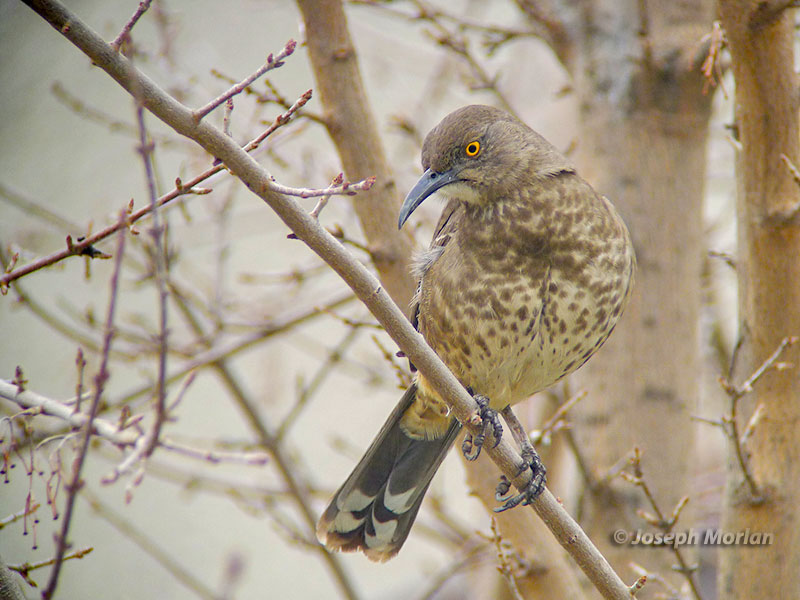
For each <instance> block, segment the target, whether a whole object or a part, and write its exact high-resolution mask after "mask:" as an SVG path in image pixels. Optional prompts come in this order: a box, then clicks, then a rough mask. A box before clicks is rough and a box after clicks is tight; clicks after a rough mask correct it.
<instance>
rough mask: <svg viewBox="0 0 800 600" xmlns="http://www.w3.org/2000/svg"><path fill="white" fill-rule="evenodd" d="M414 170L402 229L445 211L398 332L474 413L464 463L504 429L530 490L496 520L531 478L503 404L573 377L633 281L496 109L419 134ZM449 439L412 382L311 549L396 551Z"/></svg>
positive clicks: (629, 253)
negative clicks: (413, 335)
mask: <svg viewBox="0 0 800 600" xmlns="http://www.w3.org/2000/svg"><path fill="white" fill-rule="evenodd" d="M422 166H423V168H425V173H424V174H423V175H422V177H421V178H420V180H419V182H418V183H417V184H416V185H415V186H414V188H413V189H412V190H411V192H410V193H409V194H408V197H407V198H406V200H405V202H404V203H403V206H402V209H401V211H400V223H399V224H400V226H401V227H402V226H403V223H405V221H406V219H408V217H409V215H411V213H412V212H413V211H414V209H415V208H417V206H419V205H420V204H421V203H422V201H423V200H425V199H426V198H427V197H428V196H430V195H431V194H433V193H434V192H438V193H439V195H440V196H443V197H445V198H446V199H448V200H449V202H448V204H447V206H446V207H445V209H444V212H443V213H442V216H441V218H440V219H439V223H438V225H437V226H436V232H435V233H434V236H433V241H432V242H431V245H430V248H429V250H428V251H427V252H426V253H424V254H423V255H422V256H421V258H420V259H419V260H418V262H417V265H416V272H417V275H418V277H419V289H418V291H417V295H416V297H415V299H414V301H413V303H412V320H413V322H414V325H415V326H416V327H417V329H418V330H419V331H420V333H422V335H423V336H424V337H425V340H426V341H427V342H428V344H429V345H430V346H431V348H433V349H434V350H435V351H436V353H437V354H438V355H439V356H440V357H441V359H442V360H443V361H444V362H445V364H447V366H448V367H449V368H450V369H451V370H452V372H453V373H454V374H455V376H456V377H457V378H458V379H459V381H460V382H461V383H462V384H463V385H464V386H465V387H466V388H467V389H468V390H469V391H470V393H472V394H474V395H475V399H476V400H477V401H478V404H479V405H480V406H481V408H482V412H481V416H482V417H483V422H484V428H483V433H482V434H481V435H479V436H476V437H475V439H474V440H473V439H472V437H471V436H469V435H467V439H466V440H465V443H464V446H463V449H464V452H465V454H466V455H467V457H468V458H471V459H474V458H476V457H477V454H478V453H479V452H480V447H481V445H482V443H483V437H484V435H485V434H486V433H488V432H489V431H490V430H491V431H492V433H493V435H494V436H495V440H498V439H499V436H500V435H501V434H502V427H501V426H500V422H499V419H498V418H497V412H496V411H498V410H502V411H503V415H504V417H505V419H506V422H507V423H508V424H509V425H510V426H511V430H512V433H517V435H515V439H517V442H518V443H519V444H520V445H521V447H522V452H523V456H524V457H525V458H526V460H527V461H528V463H529V464H530V467H531V469H532V471H533V473H532V475H533V478H532V481H531V485H530V487H529V488H528V489H527V490H526V491H525V492H523V493H522V494H519V495H518V496H515V497H512V498H510V499H509V500H507V501H506V503H505V505H504V506H503V508H509V507H511V506H515V505H516V504H519V503H520V502H524V503H526V504H527V503H529V502H530V501H532V500H533V499H534V498H535V497H536V496H537V495H538V494H539V492H541V490H542V489H543V485H544V467H543V465H542V463H541V461H540V460H539V458H538V456H537V455H536V453H535V451H534V450H533V448H532V447H531V445H530V443H529V442H528V440H527V437H526V436H524V432H522V431H521V428H520V427H518V425H519V424H518V422H517V421H516V419H515V418H514V417H513V413H511V411H510V409H509V408H508V407H509V406H510V405H512V404H514V403H516V402H519V401H521V400H524V399H526V398H528V397H529V396H531V395H532V394H534V393H535V392H538V391H540V390H543V389H544V388H546V387H548V386H550V385H552V384H554V383H555V382H556V381H558V380H559V379H561V378H563V377H564V376H565V375H567V374H568V373H571V372H572V371H574V370H575V369H577V368H578V367H580V366H581V365H582V364H583V363H584V362H586V360H587V359H588V358H589V357H590V356H591V355H592V354H594V353H595V351H597V349H598V348H599V347H600V346H601V345H602V344H603V342H604V341H605V340H606V338H607V337H608V335H609V334H610V333H611V330H612V329H613V328H614V325H615V324H616V322H617V319H618V318H619V316H620V314H621V313H622V310H623V309H624V307H625V305H626V303H627V301H628V297H629V295H630V291H631V285H632V282H633V271H634V267H635V258H634V253H633V246H632V245H631V240H630V236H629V234H628V230H627V229H626V227H625V225H624V223H623V222H622V219H621V218H620V216H619V215H618V214H617V211H616V210H615V209H614V207H613V206H612V205H611V203H610V202H609V201H608V200H607V199H606V198H604V197H602V196H600V195H598V194H597V193H596V192H595V191H594V190H593V189H592V188H591V186H589V184H588V183H586V182H585V181H584V180H583V179H581V178H580V177H579V176H578V175H577V174H576V173H575V169H574V168H573V167H572V165H570V163H569V162H568V161H567V159H566V158H565V157H564V156H562V155H561V154H560V153H559V152H558V151H557V150H556V149H555V148H554V147H553V146H552V145H551V144H550V143H548V142H547V141H546V140H545V139H544V138H542V137H541V136H540V135H539V134H537V133H536V132H534V131H533V130H531V129H530V128H528V127H527V126H526V125H524V124H523V123H521V122H520V121H518V120H517V119H515V118H514V117H512V116H511V115H509V114H507V113H505V112H503V111H501V110H498V109H495V108H491V107H488V106H467V107H464V108H461V109H459V110H457V111H455V112H453V113H452V114H450V115H448V116H447V117H445V118H444V120H442V122H441V123H439V125H437V126H436V127H435V128H434V129H433V130H432V131H431V132H430V133H429V134H428V136H427V137H426V138H425V143H424V144H423V146H422ZM460 429H461V425H460V424H459V423H458V421H456V419H455V418H453V416H451V414H450V409H449V408H448V406H447V404H445V402H444V401H443V400H442V399H441V398H440V397H439V395H438V394H437V393H436V392H435V391H434V390H433V389H432V388H431V387H430V385H429V384H428V382H427V381H426V380H425V377H424V376H423V375H422V374H421V373H417V374H416V378H415V382H414V384H413V385H412V386H411V387H410V388H409V389H408V391H407V392H406V393H405V394H404V396H403V398H402V399H401V400H400V403H399V404H398V405H397V407H396V408H395V409H394V411H393V412H392V414H391V415H390V416H389V419H388V421H387V422H386V424H385V425H384V426H383V429H381V431H380V433H379V434H378V436H377V438H376V439H375V441H374V442H373V443H372V445H371V446H370V447H369V449H368V450H367V452H366V454H365V455H364V457H363V458H362V459H361V462H359V463H358V465H357V466H356V468H355V469H354V470H353V472H352V474H351V475H350V477H348V478H347V481H345V482H344V484H343V485H342V487H341V488H340V489H339V491H338V492H336V494H335V495H334V497H333V499H332V500H331V502H330V505H329V506H328V508H327V510H326V511H325V513H324V514H323V515H322V517H321V518H320V520H319V524H318V525H317V536H318V537H319V539H320V541H322V542H323V543H324V544H325V545H326V546H327V547H328V548H329V549H332V550H362V551H363V552H364V553H365V554H366V555H367V556H368V557H369V558H370V559H372V560H378V561H385V560H388V559H389V558H391V557H393V556H394V555H395V554H397V552H398V551H399V550H400V547H401V546H402V545H403V542H404V541H405V539H406V537H407V536H408V533H409V531H410V529H411V525H412V523H413V522H414V518H415V517H416V514H417V511H418V510H419V507H420V504H421V503H422V498H423V496H424V494H425V491H426V490H427V488H428V484H429V483H430V481H431V479H432V478H433V475H434V473H435V472H436V469H437V468H438V467H439V464H440V463H441V462H442V459H443V458H444V456H445V454H446V453H447V451H448V450H449V448H450V446H451V445H452V444H453V441H454V440H455V438H456V435H457V434H458V432H459V430H460ZM502 485H503V484H502V483H501V486H500V487H499V488H498V489H501V487H502ZM504 491H508V485H507V483H506V485H505V489H504Z"/></svg>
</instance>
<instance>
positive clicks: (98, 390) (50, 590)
mask: <svg viewBox="0 0 800 600" xmlns="http://www.w3.org/2000/svg"><path fill="white" fill-rule="evenodd" d="M125 218H126V215H125V213H122V214H121V215H120V221H121V222H125ZM124 250H125V232H124V231H123V232H121V233H120V234H119V240H118V242H117V254H116V259H115V262H114V273H113V274H112V276H111V284H110V287H111V291H110V294H109V301H108V314H107V316H106V324H105V336H104V338H103V352H102V355H101V359H100V369H99V370H98V372H97V375H95V378H94V395H93V397H92V404H91V408H90V409H89V415H88V418H87V419H86V424H85V425H84V427H83V437H82V441H81V445H80V448H79V450H78V455H77V456H76V458H75V462H74V463H73V466H72V477H71V479H70V481H69V483H68V484H66V486H65V489H66V490H67V499H66V503H65V504H66V506H65V507H64V519H63V521H62V523H61V533H59V534H57V535H56V554H55V559H54V562H53V569H52V571H51V572H50V579H49V581H48V582H47V587H46V588H45V590H44V591H43V592H42V598H45V599H48V598H52V597H53V595H54V594H55V591H56V586H57V585H58V576H59V574H60V572H61V565H62V564H63V562H64V555H65V554H66V552H67V548H68V546H69V542H68V540H67V535H68V534H69V528H70V524H71V523H72V514H73V509H74V507H75V499H76V498H77V496H78V492H79V491H80V489H81V487H82V485H83V484H82V482H81V478H80V477H81V470H82V469H83V463H84V461H85V460H86V454H87V453H88V451H89V440H90V439H91V437H92V429H93V426H92V424H93V421H94V420H95V419H96V418H97V412H98V410H99V408H100V399H101V398H102V397H103V390H104V389H105V385H106V382H107V381H108V378H109V372H108V360H109V354H110V351H111V342H112V340H113V339H114V316H115V310H116V305H117V290H118V289H119V276H120V270H121V268H122V255H123V252H124Z"/></svg>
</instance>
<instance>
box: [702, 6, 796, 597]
mask: <svg viewBox="0 0 800 600" xmlns="http://www.w3.org/2000/svg"><path fill="white" fill-rule="evenodd" d="M789 4H790V3H789V2H751V1H741V0H737V1H733V0H721V1H720V3H719V11H720V18H721V20H722V25H723V28H724V30H725V33H726V36H727V40H728V46H729V49H730V54H731V62H732V69H733V74H734V78H735V80H736V92H735V94H736V96H735V99H736V123H737V126H738V134H739V141H740V142H741V149H740V150H739V153H738V156H737V165H736V168H737V171H736V178H737V202H738V215H739V218H738V246H739V250H738V257H737V263H736V264H737V273H738V277H739V319H740V332H739V336H740V345H739V349H738V352H737V354H736V356H735V358H734V364H733V368H732V379H733V381H734V382H736V383H741V382H742V381H744V380H746V379H747V378H748V377H750V375H751V374H752V373H753V372H754V371H755V370H756V369H757V368H758V367H759V366H760V365H761V364H762V363H763V362H764V360H765V359H766V358H767V357H768V356H770V355H771V354H772V353H773V352H774V351H775V350H776V348H777V347H778V346H779V344H780V342H781V339H782V338H783V337H784V336H796V335H798V334H800V260H798V257H800V229H799V228H798V219H797V207H798V203H800V188H798V185H797V183H796V182H795V181H793V180H792V176H791V173H790V171H789V170H788V168H787V166H786V165H785V164H784V162H783V160H782V158H781V155H785V156H786V157H787V158H788V159H789V160H791V162H792V163H793V164H797V163H798V154H800V152H799V150H800V148H799V147H798V146H800V142H799V141H798V133H799V127H798V104H797V102H798V94H797V78H796V75H795V72H794V57H793V44H794V13H793V11H791V10H786V8H787V6H788V5H789ZM780 360H781V361H786V362H788V363H789V364H790V365H791V366H792V368H789V369H786V370H782V371H779V370H770V371H768V372H767V373H766V374H765V375H764V376H763V377H762V378H761V379H760V380H759V381H758V382H757V384H756V385H755V387H754V391H753V392H752V393H750V394H748V395H747V396H745V397H743V398H742V400H741V401H740V403H739V411H738V412H739V414H740V418H739V419H738V422H737V425H738V430H739V431H740V432H741V431H743V430H744V429H745V427H746V425H747V423H748V422H749V420H750V419H751V417H752V415H753V412H754V410H755V409H756V407H760V410H761V416H760V418H759V420H758V422H757V423H756V425H755V426H754V428H753V429H752V432H751V434H750V435H749V438H748V440H747V442H746V444H745V447H744V449H745V457H746V463H747V467H748V469H749V470H750V473H751V474H752V478H753V480H754V481H755V484H756V486H757V488H758V489H757V491H756V493H755V494H753V491H752V490H751V488H750V486H749V485H747V484H746V482H745V479H744V477H743V471H742V469H741V467H740V465H739V462H738V460H737V458H736V453H735V447H734V446H733V445H730V444H729V449H730V452H729V460H728V483H727V489H726V494H725V501H724V506H723V518H722V530H723V531H726V532H744V531H747V530H748V529H749V530H750V532H756V533H772V534H774V539H773V541H772V544H771V545H768V546H761V547H758V548H751V547H749V546H746V545H734V546H732V547H729V548H725V549H724V550H723V551H721V552H720V553H719V555H720V563H719V564H720V571H719V577H718V587H719V596H720V598H731V599H734V600H735V599H745V598H756V597H762V598H782V597H789V596H794V595H796V594H797V592H798V590H800V567H798V565H800V527H798V506H800V460H798V457H800V428H798V424H800V376H798V368H800V348H798V347H797V345H795V346H794V347H791V348H789V349H788V350H787V351H786V352H785V353H784V354H783V355H782V356H781V358H780ZM759 496H760V497H761V498H759Z"/></svg>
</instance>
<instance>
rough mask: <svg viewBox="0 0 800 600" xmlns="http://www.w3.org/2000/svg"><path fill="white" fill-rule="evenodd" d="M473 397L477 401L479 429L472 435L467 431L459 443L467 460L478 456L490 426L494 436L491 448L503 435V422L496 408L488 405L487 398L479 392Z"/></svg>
mask: <svg viewBox="0 0 800 600" xmlns="http://www.w3.org/2000/svg"><path fill="white" fill-rule="evenodd" d="M473 398H475V402H477V403H478V414H479V415H480V418H481V431H480V433H479V434H478V435H476V436H474V437H473V436H472V434H471V433H469V432H467V434H466V435H465V436H464V442H463V443H462V444H461V452H463V453H464V458H466V459H467V460H476V459H477V458H478V456H480V454H481V449H482V448H483V444H484V442H485V441H486V434H487V433H488V432H489V429H490V428H491V430H492V435H493V436H494V445H493V446H492V448H494V447H496V446H497V444H499V443H500V438H502V437H503V424H502V423H500V415H499V414H498V413H497V411H496V410H494V409H493V408H490V407H489V399H488V398H487V397H486V396H481V395H479V394H475V395H474V396H473ZM473 453H474V454H473Z"/></svg>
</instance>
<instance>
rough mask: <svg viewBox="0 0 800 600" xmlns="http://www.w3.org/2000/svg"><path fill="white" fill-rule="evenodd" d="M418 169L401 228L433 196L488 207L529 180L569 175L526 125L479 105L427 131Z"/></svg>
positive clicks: (402, 212)
mask: <svg viewBox="0 0 800 600" xmlns="http://www.w3.org/2000/svg"><path fill="white" fill-rule="evenodd" d="M422 167H423V168H424V169H425V172H424V173H423V174H422V177H420V179H419V181H418V182H417V183H416V185H414V187H413V188H412V189H411V191H410V192H409V193H408V196H406V199H405V201H404V202H403V206H402V207H401V209H400V218H399V222H398V225H399V227H402V226H403V224H404V223H405V222H406V220H407V219H408V217H409V216H411V213H412V212H414V210H415V209H416V208H417V207H418V206H419V205H420V204H422V202H423V201H424V200H425V199H426V198H427V197H429V196H430V195H431V194H433V193H434V192H439V193H440V194H441V195H443V196H445V197H446V198H447V199H451V198H454V199H457V200H459V201H461V202H464V203H467V204H472V205H478V206H488V205H490V204H491V203H493V202H498V201H502V200H503V199H505V198H509V197H510V194H513V193H514V189H515V188H519V187H520V186H521V185H524V184H525V183H526V182H530V181H531V179H535V178H537V177H549V176H552V175H554V174H555V173H558V172H560V171H564V170H572V166H571V165H570V164H569V162H568V161H567V159H566V158H564V156H563V155H562V154H561V153H560V152H558V150H556V149H555V148H554V147H553V146H552V145H551V144H550V143H549V142H548V141H547V140H545V139H544V138H543V137H542V136H540V135H539V134H538V133H536V132H535V131H533V130H532V129H530V128H529V127H528V126H527V125H525V124H524V123H522V122H520V121H519V120H517V119H516V118H514V117H513V116H511V115H510V114H508V113H507V112H505V111H502V110H500V109H497V108H493V107H491V106H482V105H471V106H465V107H463V108H460V109H458V110H456V111H455V112H452V113H450V114H449V115H447V116H446V117H445V118H444V119H442V121H441V122H440V123H439V124H438V125H437V126H436V127H434V128H433V129H432V130H431V132H430V133H429V134H428V135H427V137H426V138H425V142H424V143H423V145H422ZM528 185H529V183H528Z"/></svg>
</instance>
